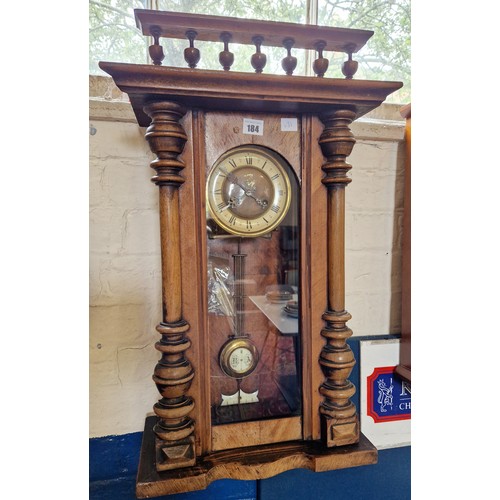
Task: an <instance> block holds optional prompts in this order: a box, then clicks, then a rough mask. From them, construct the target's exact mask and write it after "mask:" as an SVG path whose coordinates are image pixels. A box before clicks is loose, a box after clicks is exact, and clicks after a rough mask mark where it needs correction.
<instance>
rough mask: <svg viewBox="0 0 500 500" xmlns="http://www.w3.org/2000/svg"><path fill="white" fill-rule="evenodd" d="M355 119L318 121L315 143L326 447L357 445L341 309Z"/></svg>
mask: <svg viewBox="0 0 500 500" xmlns="http://www.w3.org/2000/svg"><path fill="white" fill-rule="evenodd" d="M355 116H356V114H355V113H354V112H353V111H350V110H348V109H341V110H335V111H330V112H327V113H324V114H323V115H322V116H320V118H321V121H322V122H323V123H324V125H325V128H324V130H323V133H322V134H321V136H320V138H319V144H320V146H321V150H322V152H323V156H325V157H326V159H327V161H326V163H324V164H323V166H322V169H323V171H324V172H325V174H326V175H325V177H324V178H323V179H322V182H323V184H324V185H325V186H326V188H327V196H328V204H327V210H328V214H327V221H328V222H327V224H328V229H327V245H328V249H327V252H328V263H327V266H328V305H327V310H326V311H325V313H324V314H323V320H324V321H325V323H326V325H325V327H324V328H323V330H322V331H321V335H322V336H323V337H324V338H325V340H326V344H325V345H324V346H323V348H322V350H321V354H320V358H319V364H320V366H321V369H322V371H323V374H324V376H325V380H324V382H323V383H322V384H321V386H320V389H319V390H320V393H321V395H322V396H323V398H324V400H323V401H322V402H321V404H320V410H319V411H320V415H321V438H322V440H323V442H324V443H325V445H326V446H328V447H331V446H342V445H346V444H352V443H357V442H358V441H359V421H358V416H357V414H356V407H355V406H354V404H353V403H352V401H351V400H350V398H351V397H352V396H353V395H354V393H355V392H356V388H355V387H354V385H353V384H352V383H351V382H349V380H348V377H349V375H350V374H351V371H352V368H353V366H354V365H355V363H356V361H355V359H354V354H353V352H352V350H351V348H350V347H349V346H348V345H347V343H346V340H347V339H348V338H349V337H350V336H351V335H352V330H351V329H350V328H348V327H347V326H346V322H347V321H349V319H351V315H350V314H349V313H348V312H347V311H346V310H345V266H344V260H345V259H344V250H345V234H344V233H345V188H346V186H347V184H348V183H349V182H351V179H350V178H349V177H347V172H348V171H349V170H350V169H351V165H349V164H348V163H346V157H347V156H349V154H350V153H351V151H352V148H353V146H354V143H355V142H356V141H355V139H354V136H353V134H352V133H351V131H350V129H349V125H350V124H351V122H352V121H353V120H354V118H355Z"/></svg>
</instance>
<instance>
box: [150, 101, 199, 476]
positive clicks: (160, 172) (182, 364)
mask: <svg viewBox="0 0 500 500" xmlns="http://www.w3.org/2000/svg"><path fill="white" fill-rule="evenodd" d="M144 111H145V112H146V113H147V114H148V115H149V116H150V117H151V119H152V122H151V125H150V126H149V127H148V129H147V131H146V139H147V141H148V143H149V146H150V148H151V151H153V153H155V154H156V156H157V158H156V159H155V160H153V161H152V162H151V168H153V169H154V170H156V175H155V176H154V177H153V178H152V179H151V180H152V181H153V182H154V183H155V184H156V185H157V186H158V187H159V190H160V203H159V211H160V237H161V267H162V306H163V313H162V321H161V322H160V324H159V325H158V326H157V327H156V329H157V331H158V332H159V333H160V334H161V336H162V338H161V340H160V341H159V342H157V343H156V345H155V347H156V349H158V351H160V352H161V359H160V361H159V362H158V364H157V365H156V367H155V370H154V375H153V380H154V381H155V383H156V387H157V388H158V391H159V392H160V394H161V396H162V398H161V399H160V400H159V401H158V402H157V403H156V405H155V406H154V412H155V413H156V415H157V416H158V417H159V420H158V422H157V423H156V425H155V427H154V432H155V434H156V469H157V470H159V471H161V470H167V469H174V468H179V467H187V466H191V465H194V464H195V461H196V456H195V450H194V436H193V432H194V421H193V420H192V419H191V418H190V417H189V414H190V413H191V412H192V410H193V408H194V401H193V399H192V398H191V397H189V396H187V392H188V390H189V387H190V386H191V381H192V379H193V377H194V370H193V367H192V366H191V363H190V362H189V360H188V359H187V358H186V356H185V352H186V351H187V350H188V349H189V347H190V346H191V342H190V341H189V339H188V338H187V336H186V333H187V331H188V330H189V324H188V323H187V321H185V320H184V319H183V317H182V285H181V244H180V213H179V188H180V186H181V185H182V183H183V182H184V179H183V177H181V176H180V171H181V170H182V169H183V168H184V164H183V162H182V161H180V160H179V159H178V155H179V154H180V153H182V150H183V148H184V145H185V143H186V140H187V136H186V134H185V132H184V130H183V128H182V126H181V124H180V123H179V120H180V119H181V118H182V116H183V115H184V113H185V110H184V109H183V108H182V107H181V106H179V105H178V104H176V103H173V102H157V103H152V104H149V105H147V106H145V108H144Z"/></svg>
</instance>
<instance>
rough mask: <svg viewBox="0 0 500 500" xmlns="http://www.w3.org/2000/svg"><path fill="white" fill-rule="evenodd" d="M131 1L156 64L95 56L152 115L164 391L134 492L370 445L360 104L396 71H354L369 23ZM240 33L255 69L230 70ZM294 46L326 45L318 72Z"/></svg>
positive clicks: (342, 455) (348, 462)
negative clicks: (299, 21)
mask: <svg viewBox="0 0 500 500" xmlns="http://www.w3.org/2000/svg"><path fill="white" fill-rule="evenodd" d="M135 16H136V21H137V25H138V27H139V28H140V29H141V30H142V32H143V34H144V35H147V36H151V37H152V40H153V43H152V45H151V46H150V55H151V58H152V61H153V64H152V65H137V64H125V63H110V62H106V63H105V62H101V63H100V66H101V68H102V69H104V70H105V71H106V72H108V73H109V74H111V76H112V77H113V79H114V81H115V83H116V84H117V86H118V87H119V88H120V89H121V90H122V91H124V92H126V93H127V94H128V96H129V98H130V103H131V105H132V107H133V109H134V112H135V115H136V118H137V122H138V124H139V125H140V126H141V127H146V133H145V137H146V140H147V141H148V142H149V145H150V147H151V150H152V151H153V153H154V154H155V156H156V157H155V159H154V160H153V161H152V162H151V167H152V168H153V169H154V170H155V172H156V173H155V175H154V176H153V178H152V181H153V182H154V183H155V184H156V185H157V186H158V188H159V218H160V236H161V255H162V264H161V266H162V297H161V300H162V305H163V316H162V318H160V322H159V324H158V326H157V332H158V333H159V334H160V336H161V338H160V340H159V341H158V342H157V344H156V349H157V350H158V351H159V355H160V359H159V361H158V364H157V365H156V367H155V368H154V371H153V380H154V383H155V384H156V386H157V388H158V391H159V393H160V399H159V401H158V402H157V403H156V404H155V405H154V407H153V410H154V415H153V416H148V417H146V422H145V429H144V437H143V444H142V448H141V459H140V465H139V471H138V477H137V485H136V492H137V496H138V497H140V498H146V497H153V496H159V495H164V494H167V493H178V492H183V491H191V490H197V489H203V488H205V487H206V486H207V485H208V484H209V483H210V482H211V481H214V480H217V479H220V478H233V479H261V478H264V477H270V476H273V475H275V474H279V473H280V472H283V471H285V470H289V469H292V468H297V467H302V468H308V469H310V470H313V471H324V470H332V469H336V468H345V467H352V466H357V465H366V464H370V463H375V462H376V460H377V450H376V448H375V447H374V446H373V445H372V444H371V443H370V442H369V441H368V440H367V439H366V437H365V436H364V435H363V434H362V433H360V429H359V420H358V415H357V413H356V408H355V405H354V404H353V402H352V397H353V395H354V394H355V391H356V388H355V387H354V385H353V384H352V382H351V381H350V380H349V376H350V374H351V371H352V369H353V367H354V365H355V363H356V360H355V359H354V355H353V353H352V351H351V349H350V348H349V346H348V344H347V342H346V340H347V339H348V338H349V337H350V336H351V335H352V331H351V330H350V328H349V327H348V326H347V322H348V321H349V319H350V317H351V316H350V314H349V313H348V312H347V310H346V307H345V293H344V286H345V284H344V231H345V220H344V219H345V217H344V212H345V195H346V194H345V192H346V186H347V185H348V183H349V182H350V178H349V176H348V175H347V172H348V171H349V169H350V168H351V165H349V164H348V163H347V161H346V159H347V157H348V156H349V154H350V153H351V151H352V148H353V146H354V143H355V138H354V136H353V134H352V133H351V131H350V128H349V125H350V124H351V122H352V121H353V120H355V119H356V118H358V117H360V116H362V115H363V114H365V113H367V112H369V111H370V110H372V109H374V108H376V107H377V106H379V105H380V104H381V103H382V102H383V101H384V99H385V98H386V97H387V95H389V94H390V93H391V92H394V91H395V90H397V89H398V88H400V87H401V83H399V82H380V81H363V80H357V79H355V78H354V74H355V73H356V69H357V63H356V62H355V61H354V60H353V59H352V56H353V54H354V53H356V52H357V51H358V50H359V49H360V48H361V47H362V46H363V45H364V44H365V43H366V41H367V40H368V39H369V37H370V36H371V35H372V34H373V32H371V31H365V30H351V29H340V28H330V27H323V26H310V25H296V24H290V23H277V22H271V21H253V20H245V19H231V18H225V17H216V16H201V15H190V14H183V13H172V12H161V11H150V10H136V11H135ZM162 37H170V38H180V39H186V40H187V42H188V44H189V46H188V47H187V48H186V50H185V59H186V62H187V64H188V66H189V67H187V68H173V67H168V66H162V65H161V63H162V60H163V58H164V56H163V50H162V47H161V45H160V39H161V38H162ZM197 40H203V41H209V42H213V43H218V44H220V47H221V49H222V50H221V52H220V62H221V66H222V68H221V70H220V71H215V70H202V69H197V68H196V65H197V63H198V61H199V60H200V52H199V50H198V49H197V48H196V47H195V43H196V41H197ZM230 43H241V44H250V45H254V46H255V49H256V52H255V54H254V55H253V56H252V57H251V60H250V61H249V71H252V72H251V73H250V72H247V73H241V72H234V71H231V70H230V67H231V64H232V60H233V54H232V53H231V52H230V45H229V44H230ZM266 46H282V47H284V51H285V54H284V55H285V57H284V58H283V61H282V65H283V69H284V73H285V74H283V75H270V74H266V73H265V64H266V58H265V55H264V50H265V47H266ZM292 48H293V49H296V48H299V49H308V50H313V51H316V54H317V57H316V59H315V60H314V62H313V69H314V72H315V74H316V76H314V77H304V76H298V75H293V70H294V68H295V65H296V58H295V57H294V56H293V55H292V54H291V50H292ZM324 50H330V51H336V52H343V53H346V54H347V59H346V61H345V62H344V64H343V66H342V72H343V74H344V75H345V78H342V79H340V78H324V73H325V72H326V70H327V67H328V59H327V58H326V57H324V55H323V51H324ZM201 57H203V55H201ZM253 71H254V72H253Z"/></svg>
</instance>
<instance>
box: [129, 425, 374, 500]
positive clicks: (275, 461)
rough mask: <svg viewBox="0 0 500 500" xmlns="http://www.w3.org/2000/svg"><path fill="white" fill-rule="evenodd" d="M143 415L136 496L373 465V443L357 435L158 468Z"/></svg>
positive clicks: (213, 455) (248, 450) (254, 449)
mask: <svg viewBox="0 0 500 500" xmlns="http://www.w3.org/2000/svg"><path fill="white" fill-rule="evenodd" d="M156 419H157V417H155V416H150V417H147V418H146V422H145V427H144V435H143V440H142V447H141V457H140V463H139V470H138V473H137V483H136V495H137V498H153V497H157V496H161V495H169V494H173V493H183V492H188V491H196V490H203V489H205V488H207V487H208V485H209V484H210V483H212V482H213V481H216V480H218V479H241V480H256V479H265V478H269V477H272V476H275V475H277V474H280V473H282V472H285V471H287V470H292V469H309V470H311V471H314V472H325V471H329V470H336V469H346V468H350V467H359V466H362V465H371V464H376V463H377V460H378V452H377V449H376V447H375V446H374V445H373V444H372V443H371V442H370V441H369V440H368V439H367V438H366V436H364V435H363V434H361V438H360V442H359V443H358V444H355V445H349V446H343V447H339V448H329V449H326V448H324V447H323V446H322V445H321V443H319V442H317V441H293V442H288V443H279V444H272V445H265V446H257V447H252V448H246V449H238V450H225V451H219V452H215V453H211V454H210V455H207V456H204V457H199V458H198V461H197V463H196V465H195V466H193V467H187V468H184V469H177V470H172V471H164V472H157V471H156V468H155V464H154V456H155V453H154V439H155V438H154V433H153V425H154V423H155V422H156Z"/></svg>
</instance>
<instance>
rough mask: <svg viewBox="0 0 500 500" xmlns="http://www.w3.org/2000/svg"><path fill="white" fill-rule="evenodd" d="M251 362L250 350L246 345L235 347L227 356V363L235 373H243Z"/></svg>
mask: <svg viewBox="0 0 500 500" xmlns="http://www.w3.org/2000/svg"><path fill="white" fill-rule="evenodd" d="M252 364H253V355H252V352H251V351H250V350H249V349H247V348H246V347H240V348H238V349H235V350H234V351H233V352H232V353H231V355H230V356H229V365H230V366H231V369H232V370H233V371H235V372H236V373H245V372H247V371H248V369H249V368H250V367H251V366H252Z"/></svg>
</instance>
